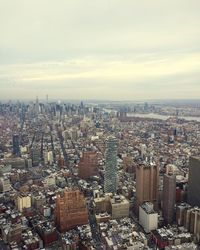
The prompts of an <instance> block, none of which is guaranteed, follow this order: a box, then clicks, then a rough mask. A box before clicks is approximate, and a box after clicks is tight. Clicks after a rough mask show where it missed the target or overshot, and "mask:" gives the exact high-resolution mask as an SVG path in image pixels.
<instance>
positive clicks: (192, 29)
mask: <svg viewBox="0 0 200 250" xmlns="http://www.w3.org/2000/svg"><path fill="white" fill-rule="evenodd" d="M199 9H200V1H198V0H191V1H187V0H182V1H181V0H174V1H172V0H169V1H165V2H163V1H160V0H154V1H145V0H141V1H135V0H126V1H121V0H101V1H98V0H92V1H91V0H84V1H82V0H73V1H72V0H59V1H55V0H54V1H53V0H52V1H49V0H43V1H41V0H0V30H1V32H0V100H18V99H19V100H22V99H31V100H34V99H35V97H36V96H38V97H39V99H45V97H46V95H47V94H48V96H49V99H56V100H58V99H61V100H70V99H71V100H99V101H100V100H110V101H137V100H167V99H176V100H183V99H194V100H197V99H200V95H199V93H200V73H199V70H200V30H199V29H198V27H199V25H200V15H199Z"/></svg>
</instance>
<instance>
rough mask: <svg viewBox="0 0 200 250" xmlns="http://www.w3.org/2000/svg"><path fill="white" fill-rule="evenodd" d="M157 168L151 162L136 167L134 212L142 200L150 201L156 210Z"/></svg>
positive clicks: (137, 211)
mask: <svg viewBox="0 0 200 250" xmlns="http://www.w3.org/2000/svg"><path fill="white" fill-rule="evenodd" d="M158 176H159V168H158V166H157V165H155V164H153V163H147V162H146V163H144V164H140V165H138V166H137V168H136V204H135V205H136V213H137V214H138V213H139V206H141V205H142V204H143V203H144V202H151V203H153V205H154V209H156V210H157V205H158V204H157V203H158Z"/></svg>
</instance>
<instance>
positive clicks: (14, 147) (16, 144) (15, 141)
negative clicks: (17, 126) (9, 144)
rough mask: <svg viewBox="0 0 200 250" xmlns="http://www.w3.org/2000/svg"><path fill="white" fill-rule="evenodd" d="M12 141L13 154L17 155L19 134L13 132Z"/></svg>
mask: <svg viewBox="0 0 200 250" xmlns="http://www.w3.org/2000/svg"><path fill="white" fill-rule="evenodd" d="M12 141H13V154H14V155H16V156H19V155H20V147H19V135H17V134H14V135H13V138H12Z"/></svg>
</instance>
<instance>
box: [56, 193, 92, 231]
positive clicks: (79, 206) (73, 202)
mask: <svg viewBox="0 0 200 250" xmlns="http://www.w3.org/2000/svg"><path fill="white" fill-rule="evenodd" d="M55 220H56V225H57V227H58V229H59V231H60V232H65V231H67V230H70V229H73V228H75V227H76V226H81V225H84V224H87V223H88V211H87V208H86V203H85V198H84V196H83V194H81V192H80V191H79V190H75V191H65V192H64V194H63V195H58V196H57V199H56V213H55Z"/></svg>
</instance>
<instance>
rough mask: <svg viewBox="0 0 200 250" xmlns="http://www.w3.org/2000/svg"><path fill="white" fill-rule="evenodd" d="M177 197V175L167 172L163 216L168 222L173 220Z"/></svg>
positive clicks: (164, 182) (164, 185)
mask: <svg viewBox="0 0 200 250" xmlns="http://www.w3.org/2000/svg"><path fill="white" fill-rule="evenodd" d="M175 198H176V176H175V175H168V174H165V175H164V180H163V217H164V221H165V223H166V224H171V223H172V222H173V217H174V205H175Z"/></svg>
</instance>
